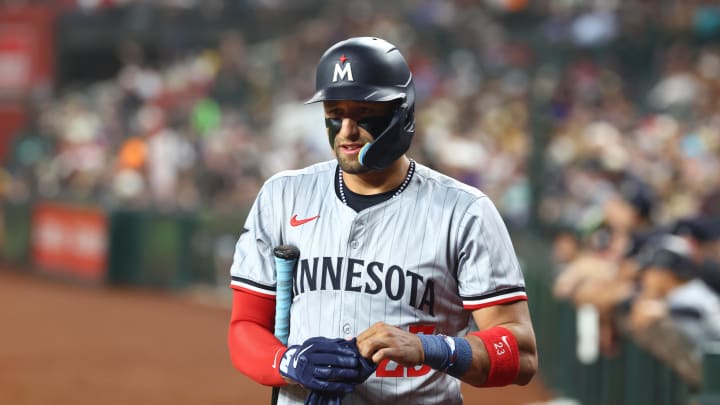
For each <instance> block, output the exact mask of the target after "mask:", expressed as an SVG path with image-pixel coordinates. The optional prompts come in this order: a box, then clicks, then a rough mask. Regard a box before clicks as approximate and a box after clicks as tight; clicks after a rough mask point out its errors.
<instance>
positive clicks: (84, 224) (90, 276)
mask: <svg viewBox="0 0 720 405" xmlns="http://www.w3.org/2000/svg"><path fill="white" fill-rule="evenodd" d="M108 232H109V230H108V220H107V216H106V214H105V213H104V212H103V211H102V210H101V209H99V208H95V207H79V206H72V205H63V204H57V203H39V204H37V205H36V206H35V207H34V209H33V215H32V262H33V264H34V265H35V267H37V268H38V269H40V270H43V271H45V272H49V273H53V274H57V275H61V276H70V277H72V278H78V279H81V280H85V281H93V282H94V281H96V282H102V281H104V280H105V276H106V273H107V251H108Z"/></svg>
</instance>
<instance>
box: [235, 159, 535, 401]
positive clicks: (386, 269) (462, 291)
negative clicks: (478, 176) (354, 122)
mask: <svg viewBox="0 0 720 405" xmlns="http://www.w3.org/2000/svg"><path fill="white" fill-rule="evenodd" d="M336 168H337V162H336V161H334V160H333V161H329V162H324V163H319V164H316V165H313V166H310V167H308V168H305V169H302V170H296V171H287V172H283V173H279V174H277V175H275V176H273V177H272V178H270V179H269V180H268V181H267V182H266V183H265V184H264V186H263V187H262V189H261V191H260V193H259V194H258V197H257V199H256V201H255V203H254V205H253V207H252V209H251V211H250V213H249V216H248V219H247V222H246V224H245V228H246V229H247V232H243V234H242V235H241V236H240V238H239V239H238V243H237V246H236V251H235V256H234V261H233V265H232V267H231V275H232V285H233V286H235V287H236V288H240V289H244V290H246V291H249V292H251V293H254V294H261V295H265V296H268V297H274V294H275V273H274V268H273V260H272V249H273V247H274V246H277V245H280V244H293V245H296V246H298V248H299V249H300V261H299V264H298V268H297V271H296V274H295V277H294V285H293V290H294V293H295V295H294V297H293V303H292V307H291V315H290V323H291V326H290V337H289V341H288V344H289V345H290V344H299V343H301V342H302V341H304V340H305V339H308V338H310V337H313V336H326V337H346V338H349V337H353V336H357V335H358V334H359V333H360V332H362V331H363V330H365V329H366V328H368V327H369V326H371V325H372V324H373V323H375V322H377V321H385V322H387V323H389V324H392V325H396V326H399V327H401V328H404V329H406V330H410V331H415V332H418V331H422V332H424V333H442V334H445V335H450V336H463V335H465V334H467V332H468V329H469V325H470V320H471V310H473V309H477V308H483V307H486V306H491V305H497V304H499V303H505V302H513V301H517V300H524V299H527V296H526V294H525V288H524V280H523V275H522V272H521V270H520V267H519V265H518V261H517V258H516V256H515V253H514V249H513V246H512V243H511V241H510V237H509V235H508V233H507V229H506V228H505V225H504V224H503V222H502V219H501V217H500V215H499V213H498V212H497V210H496V209H495V206H494V205H493V204H492V202H491V201H490V199H489V198H488V197H487V196H485V195H484V194H483V193H482V192H480V191H479V190H477V189H475V188H473V187H470V186H467V185H465V184H462V183H460V182H458V181H456V180H454V179H451V178H449V177H447V176H444V175H442V174H440V173H438V172H436V171H433V170H431V169H429V168H427V167H425V166H423V165H420V164H417V168H416V172H415V175H414V176H413V178H412V180H411V181H410V184H409V185H408V187H407V188H406V189H405V191H404V192H403V193H401V194H400V195H399V196H397V197H396V198H392V199H390V200H387V201H385V202H382V203H380V204H378V205H375V206H373V207H370V208H368V209H365V210H362V211H360V212H355V211H354V210H352V209H351V208H349V207H347V206H345V205H344V204H343V203H342V202H341V201H340V199H338V198H337V196H336V194H335V191H334V184H333V181H334V176H335V172H336ZM310 218H312V220H308V221H303V220H304V219H310ZM295 390H296V389H283V390H281V395H280V402H279V403H281V404H296V403H297V404H300V403H303V400H304V395H303V394H302V393H299V394H298V393H294V391H295ZM461 402H462V400H461V396H460V383H459V380H457V379H455V378H453V377H450V376H448V375H446V374H445V373H442V372H436V371H434V370H430V369H429V368H428V367H427V366H425V367H417V368H414V369H413V368H408V369H404V368H402V367H397V365H393V364H384V365H382V366H381V367H379V368H378V372H377V373H376V375H375V376H373V377H371V378H370V379H369V380H368V381H366V382H365V383H364V384H362V385H361V386H358V387H357V389H356V390H355V392H353V393H352V394H350V395H348V396H347V397H346V399H345V401H344V402H343V403H344V404H354V403H357V404H365V403H372V404H381V403H392V404H401V403H412V404H418V403H431V404H445V403H447V404H456V403H461Z"/></svg>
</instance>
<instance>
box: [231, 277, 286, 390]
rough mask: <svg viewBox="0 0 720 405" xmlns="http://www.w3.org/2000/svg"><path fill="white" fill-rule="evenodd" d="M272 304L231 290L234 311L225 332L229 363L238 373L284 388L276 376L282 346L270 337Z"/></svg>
mask: <svg viewBox="0 0 720 405" xmlns="http://www.w3.org/2000/svg"><path fill="white" fill-rule="evenodd" d="M274 307H275V301H274V300H273V299H271V298H266V297H260V296H257V295H254V294H250V293H248V292H245V291H242V290H239V289H234V290H233V309H232V314H231V317H230V326H229V329H228V349H229V351H230V359H231V361H232V363H233V365H234V366H235V368H236V369H238V370H239V371H240V372H241V373H243V374H245V375H247V376H248V377H250V378H252V379H253V380H254V381H256V382H258V383H260V384H264V385H272V386H280V385H285V384H286V381H285V380H284V379H283V378H282V376H281V375H280V372H279V368H278V366H279V362H280V357H281V356H282V354H283V353H284V352H285V349H286V348H285V345H283V344H282V343H280V341H279V340H277V338H276V337H275V336H274V335H273V334H272V332H271V330H272V322H273V314H274Z"/></svg>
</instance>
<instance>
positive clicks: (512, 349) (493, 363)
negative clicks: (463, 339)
mask: <svg viewBox="0 0 720 405" xmlns="http://www.w3.org/2000/svg"><path fill="white" fill-rule="evenodd" d="M471 335H475V336H477V337H479V338H480V339H482V341H483V343H484V344H485V349H487V352H488V356H489V357H490V371H489V372H488V376H487V379H486V380H485V384H484V385H483V386H484V387H502V386H505V385H508V384H512V383H513V381H515V377H517V375H518V372H519V371H520V350H518V344H517V339H515V336H514V335H513V334H512V333H511V332H510V331H509V330H507V329H505V328H503V327H502V326H496V327H494V328H490V329H487V330H483V331H480V332H473V333H471Z"/></svg>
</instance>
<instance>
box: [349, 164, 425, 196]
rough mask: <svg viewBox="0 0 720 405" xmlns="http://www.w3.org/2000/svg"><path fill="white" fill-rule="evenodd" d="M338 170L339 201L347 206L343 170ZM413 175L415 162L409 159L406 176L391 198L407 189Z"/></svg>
mask: <svg viewBox="0 0 720 405" xmlns="http://www.w3.org/2000/svg"><path fill="white" fill-rule="evenodd" d="M338 169H339V171H338V172H339V176H338V190H340V200H341V201H342V202H343V204H345V205H348V203H347V199H346V198H345V180H344V179H343V170H342V167H338ZM413 173H415V161H414V160H412V159H410V167H409V168H408V172H407V175H406V176H405V180H403V182H402V184H401V185H400V187H399V188H398V189H397V190H395V193H393V196H392V198H395V197H397V196H399V195H400V193H402V192H403V191H405V189H406V188H407V186H408V184H409V183H410V179H412V176H413Z"/></svg>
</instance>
